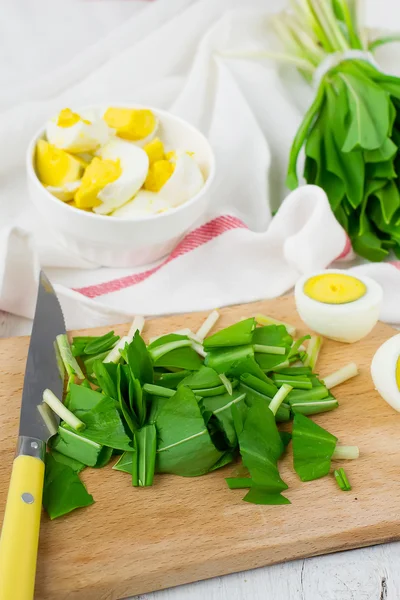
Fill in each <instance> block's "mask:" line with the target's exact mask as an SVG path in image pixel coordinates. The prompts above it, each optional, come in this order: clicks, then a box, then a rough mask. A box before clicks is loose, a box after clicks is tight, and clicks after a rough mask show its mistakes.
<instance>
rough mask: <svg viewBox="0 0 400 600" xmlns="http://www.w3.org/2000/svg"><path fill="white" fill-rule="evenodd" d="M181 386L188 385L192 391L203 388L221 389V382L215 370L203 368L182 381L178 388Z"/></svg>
mask: <svg viewBox="0 0 400 600" xmlns="http://www.w3.org/2000/svg"><path fill="white" fill-rule="evenodd" d="M181 385H186V386H187V387H188V388H190V389H191V390H200V389H203V388H213V387H219V386H220V385H221V380H220V378H219V376H218V373H217V372H216V371H214V369H211V368H210V367H205V366H203V367H201V369H199V370H198V371H195V372H194V373H191V374H190V375H188V376H187V377H185V379H183V380H182V381H180V382H179V384H178V387H180V386H181Z"/></svg>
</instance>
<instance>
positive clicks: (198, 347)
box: [191, 340, 207, 358]
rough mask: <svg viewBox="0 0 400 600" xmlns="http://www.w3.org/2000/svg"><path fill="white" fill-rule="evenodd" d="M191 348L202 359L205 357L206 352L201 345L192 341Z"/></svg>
mask: <svg viewBox="0 0 400 600" xmlns="http://www.w3.org/2000/svg"><path fill="white" fill-rule="evenodd" d="M191 347H192V348H193V350H194V351H195V352H197V354H199V355H200V356H202V357H203V358H205V357H206V356H207V352H206V351H205V350H204V348H203V346H202V345H201V344H199V343H198V342H195V341H194V340H193V341H192V343H191Z"/></svg>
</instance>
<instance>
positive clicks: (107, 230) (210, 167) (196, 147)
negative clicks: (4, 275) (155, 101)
mask: <svg viewBox="0 0 400 600" xmlns="http://www.w3.org/2000/svg"><path fill="white" fill-rule="evenodd" d="M112 106H120V107H129V108H150V109H151V110H152V111H153V112H154V114H156V115H157V117H158V118H159V120H160V126H159V130H158V131H159V135H160V137H161V139H162V140H163V141H164V143H165V147H166V148H167V150H169V149H181V150H190V151H193V152H195V155H196V161H197V163H198V164H199V166H200V168H201V170H202V173H203V175H204V179H205V184H204V186H203V187H202V189H201V190H200V192H199V193H198V194H196V196H194V197H193V198H191V199H190V200H188V201H187V202H185V203H184V204H182V205H180V206H178V207H177V208H174V209H172V210H171V211H169V212H166V213H162V214H159V215H154V216H151V215H150V216H148V217H147V216H146V217H138V218H135V219H117V218H114V217H109V216H103V215H96V214H94V213H90V212H86V211H83V210H79V209H77V208H74V207H72V206H68V205H67V204H65V203H64V202H62V201H61V200H59V199H58V198H55V197H54V196H53V195H52V194H50V192H48V191H47V190H46V188H45V187H44V186H43V185H42V184H41V182H40V181H39V179H38V177H37V175H36V171H35V167H34V156H35V147H36V143H37V141H38V140H39V139H41V138H43V136H44V127H42V128H41V129H40V131H38V132H37V133H36V135H35V136H34V137H33V139H32V141H31V142H30V144H29V147H28V152H27V160H26V168H27V174H28V188H29V193H30V196H31V199H32V202H33V203H34V205H35V206H36V208H37V210H38V211H39V212H40V213H41V214H42V216H43V218H44V219H45V220H46V221H47V222H48V224H49V226H50V227H52V229H53V230H55V231H56V232H57V234H58V239H59V241H60V243H61V244H62V245H63V246H65V247H67V248H68V249H69V250H70V251H71V252H72V253H74V254H75V255H78V256H80V257H83V258H86V259H88V260H90V261H93V262H95V263H97V264H100V265H102V266H107V267H133V266H139V265H144V264H148V263H151V262H153V261H155V260H158V259H160V258H162V257H163V256H166V255H167V254H169V253H170V252H171V250H173V248H174V247H175V246H176V245H177V243H178V242H179V241H180V240H181V239H182V238H183V236H184V235H185V233H187V231H188V230H189V229H191V228H192V227H193V225H195V223H196V222H197V221H198V220H199V219H200V217H201V216H202V214H203V213H204V212H205V210H206V209H207V206H208V203H209V200H210V187H211V184H212V181H213V178H214V174H215V158H214V153H213V151H212V148H211V146H210V144H209V143H208V141H207V139H206V138H205V137H204V135H203V134H202V133H200V131H198V130H197V129H196V128H195V127H193V126H192V125H190V124H189V123H187V122H186V121H184V120H183V119H180V118H179V117H176V116H174V115H172V114H170V113H168V112H166V111H163V110H159V109H156V108H151V107H144V106H138V105H132V104H112ZM86 108H90V109H92V110H99V111H100V110H102V111H104V110H105V109H104V108H102V107H101V106H98V107H93V106H92V107H86ZM78 110H79V109H78ZM81 110H82V109H81Z"/></svg>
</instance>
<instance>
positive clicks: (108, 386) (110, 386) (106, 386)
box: [93, 360, 118, 400]
mask: <svg viewBox="0 0 400 600" xmlns="http://www.w3.org/2000/svg"><path fill="white" fill-rule="evenodd" d="M105 365H106V363H103V362H102V361H101V360H95V361H94V363H93V372H94V374H95V376H96V379H97V381H98V384H99V386H100V388H101V390H102V391H103V393H104V394H105V395H106V396H110V398H113V399H114V400H116V399H117V397H118V394H117V386H116V379H114V378H112V377H111V375H110V373H109V371H108V369H107V367H106V366H105Z"/></svg>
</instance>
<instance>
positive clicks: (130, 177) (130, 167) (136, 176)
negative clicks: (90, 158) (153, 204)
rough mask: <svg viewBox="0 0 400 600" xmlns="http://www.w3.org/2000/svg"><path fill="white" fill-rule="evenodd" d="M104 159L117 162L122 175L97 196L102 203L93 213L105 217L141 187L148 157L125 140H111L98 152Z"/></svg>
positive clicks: (147, 166)
mask: <svg viewBox="0 0 400 600" xmlns="http://www.w3.org/2000/svg"><path fill="white" fill-rule="evenodd" d="M98 154H99V156H100V157H101V158H104V159H110V160H119V161H120V165H121V169H122V174H121V175H120V176H119V177H118V179H116V180H115V181H113V182H112V183H108V184H107V185H106V186H104V188H103V189H102V190H101V192H100V193H99V194H98V195H97V197H98V198H99V200H101V201H102V204H101V205H100V206H96V207H95V208H94V209H93V211H94V212H95V213H97V214H99V215H107V214H109V213H111V212H113V211H115V210H116V209H117V208H119V207H120V206H122V205H123V204H125V203H126V202H128V200H130V199H131V198H132V197H133V196H134V195H135V194H136V193H137V192H138V190H139V189H140V188H141V187H142V185H143V183H144V180H145V179H146V176H147V172H148V170H149V157H148V156H147V154H146V152H145V151H144V150H142V149H141V148H138V146H136V145H135V144H132V143H131V142H127V141H125V140H120V139H113V140H111V141H110V142H108V144H106V145H105V146H104V147H103V148H101V149H100V151H99V152H98Z"/></svg>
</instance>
